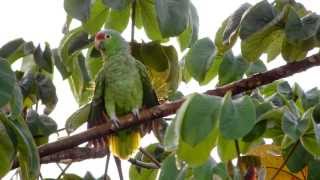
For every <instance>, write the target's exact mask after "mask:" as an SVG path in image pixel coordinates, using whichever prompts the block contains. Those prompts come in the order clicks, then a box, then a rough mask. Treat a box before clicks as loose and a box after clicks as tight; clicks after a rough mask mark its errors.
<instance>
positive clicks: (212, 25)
mask: <svg viewBox="0 0 320 180" xmlns="http://www.w3.org/2000/svg"><path fill="white" fill-rule="evenodd" d="M297 1H298V2H302V3H303V4H304V5H305V6H306V7H307V9H310V10H312V11H314V12H317V13H318V14H320V3H319V0H297ZM192 2H193V3H194V5H195V6H196V8H197V10H198V14H199V18H200V32H199V37H200V38H202V37H209V38H211V39H213V38H214V35H215V32H216V30H217V29H218V27H219V26H220V24H221V22H222V21H223V20H224V19H225V18H227V17H228V16H229V15H230V14H231V13H232V12H233V11H234V10H235V9H237V8H238V7H239V5H240V4H242V3H244V2H249V3H251V4H254V3H256V2H259V1H258V0H237V1H235V0H223V1H213V0H192ZM0 17H1V18H0V23H1V28H0V46H2V45H3V44H5V43H6V42H8V41H10V40H12V39H15V38H18V37H23V38H24V39H25V40H27V41H33V42H35V43H44V42H45V41H47V42H49V43H50V45H51V47H57V46H58V45H59V42H60V40H61V38H62V33H61V29H62V25H63V23H64V21H65V12H64V9H63V0H28V1H24V0H6V1H2V2H1V6H0ZM125 35H128V33H125ZM127 37H128V36H127ZM238 50H239V49H238ZM236 52H237V51H236ZM238 52H239V51H238ZM282 64H284V62H283V61H281V60H276V61H274V62H272V63H271V65H270V67H277V66H279V65H282ZM319 71H320V68H313V69H310V70H308V71H307V72H304V73H300V74H298V75H294V76H293V77H291V78H289V80H290V82H291V83H292V82H298V83H299V84H300V85H301V86H302V87H303V88H304V89H310V88H313V87H316V86H319V85H320V78H318V76H317V75H319ZM317 72H318V73H317ZM316 73H317V74H316ZM57 74H59V73H57ZM54 81H55V84H56V86H57V92H58V97H59V100H60V101H59V103H58V105H57V108H56V109H55V111H54V112H53V113H52V115H51V116H52V117H53V118H54V119H55V120H56V121H57V122H58V124H59V127H60V128H61V127H63V126H64V122H65V119H66V118H67V117H68V116H69V115H70V114H72V112H74V111H75V110H76V109H77V105H76V103H75V101H74V99H73V96H72V94H71V91H70V89H69V87H68V83H67V81H64V82H62V81H61V77H60V75H57V76H56V77H55V80H54ZM187 87H188V88H187ZM208 88H210V89H212V88H214V83H210V84H209V85H208V86H205V87H199V86H197V83H195V82H191V83H189V84H187V85H182V86H181V88H180V89H181V90H182V91H183V92H184V93H185V94H188V93H191V92H195V91H198V92H202V91H204V90H205V89H208ZM146 143H148V142H146V141H144V142H143V145H144V144H146ZM104 161H105V159H99V160H87V161H85V162H83V163H77V164H73V165H72V166H71V167H70V168H69V170H68V172H70V173H72V172H73V173H76V174H79V175H81V176H83V175H84V174H85V173H86V171H91V172H92V173H93V174H94V175H96V176H100V175H102V174H103V172H104ZM127 167H128V164H127V163H124V171H125V173H124V175H125V177H126V179H127V171H126V169H127ZM59 173H60V170H59V169H58V168H57V167H56V165H55V164H51V165H43V168H42V174H43V176H44V177H51V178H55V177H56V176H57V175H58V174H59ZM109 174H111V175H112V177H114V179H117V173H116V169H115V165H114V164H113V161H112V163H111V165H110V166H109ZM4 179H9V177H6V178H4Z"/></svg>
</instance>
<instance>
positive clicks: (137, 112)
mask: <svg viewBox="0 0 320 180" xmlns="http://www.w3.org/2000/svg"><path fill="white" fill-rule="evenodd" d="M132 115H133V117H134V119H135V120H139V119H140V115H139V109H138V108H136V109H133V110H132Z"/></svg>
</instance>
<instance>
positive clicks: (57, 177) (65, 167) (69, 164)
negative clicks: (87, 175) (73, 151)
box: [57, 162, 72, 179]
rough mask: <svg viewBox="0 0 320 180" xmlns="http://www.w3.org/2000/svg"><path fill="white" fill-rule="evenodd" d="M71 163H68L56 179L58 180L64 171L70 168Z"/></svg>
mask: <svg viewBox="0 0 320 180" xmlns="http://www.w3.org/2000/svg"><path fill="white" fill-rule="evenodd" d="M71 164H72V162H71V163H69V164H68V165H67V166H66V167H65V168H64V169H63V171H62V172H61V173H60V174H59V176H58V177H57V179H60V178H61V177H62V176H63V175H64V174H65V173H66V171H67V170H68V168H69V167H70V166H71Z"/></svg>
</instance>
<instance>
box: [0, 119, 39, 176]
mask: <svg viewBox="0 0 320 180" xmlns="http://www.w3.org/2000/svg"><path fill="white" fill-rule="evenodd" d="M0 120H1V121H2V123H3V124H4V125H5V127H6V128H7V130H10V131H11V132H12V133H13V134H14V137H15V139H16V142H17V144H16V148H17V151H18V153H19V156H18V160H19V165H20V168H21V172H22V178H23V179H30V180H36V179H37V178H38V176H39V173H40V158H39V154H38V150H37V147H36V144H35V142H34V140H33V137H32V135H31V133H30V131H29V130H28V127H27V125H26V124H25V122H24V120H23V119H22V117H17V118H16V119H12V118H10V119H4V118H2V119H0Z"/></svg>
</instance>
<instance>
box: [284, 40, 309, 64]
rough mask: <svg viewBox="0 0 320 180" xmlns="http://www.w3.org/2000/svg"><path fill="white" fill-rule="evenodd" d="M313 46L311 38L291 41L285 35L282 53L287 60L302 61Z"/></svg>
mask: <svg viewBox="0 0 320 180" xmlns="http://www.w3.org/2000/svg"><path fill="white" fill-rule="evenodd" d="M313 47H314V44H313V42H310V40H304V41H299V42H295V43H291V42H289V41H288V39H287V38H286V37H284V40H283V44H282V49H281V55H282V57H283V59H284V60H286V61H287V62H295V61H300V60H302V59H303V58H305V57H306V56H307V53H308V51H309V50H310V49H312V48H313Z"/></svg>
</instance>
